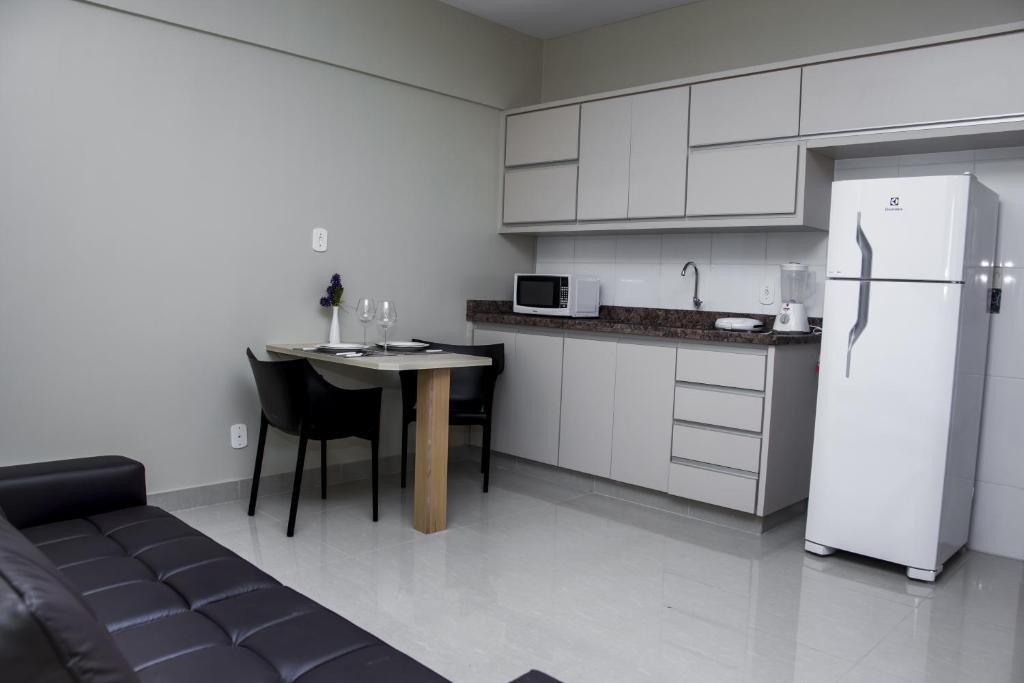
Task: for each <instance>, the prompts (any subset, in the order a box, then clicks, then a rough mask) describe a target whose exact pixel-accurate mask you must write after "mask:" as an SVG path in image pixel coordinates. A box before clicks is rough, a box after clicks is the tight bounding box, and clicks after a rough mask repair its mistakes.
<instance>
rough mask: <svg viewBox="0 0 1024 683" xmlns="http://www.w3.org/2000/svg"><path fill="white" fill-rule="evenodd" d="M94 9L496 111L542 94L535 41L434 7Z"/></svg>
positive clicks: (135, 4)
mask: <svg viewBox="0 0 1024 683" xmlns="http://www.w3.org/2000/svg"><path fill="white" fill-rule="evenodd" d="M94 1H95V2H98V3H99V4H103V5H108V6H110V7H116V8H119V9H123V10H125V11H129V12H135V13H139V14H142V15H145V16H151V17H157V18H159V19H161V20H164V21H169V22H172V23H175V24H181V25H183V26H188V27H191V28H198V29H202V30H204V31H209V32H212V33H215V34H218V35H223V36H230V37H231V38H235V39H238V40H245V41H248V42H252V43H256V44H258V45H265V46H270V47H273V48H275V49H278V50H284V51H286V52H291V53H293V54H298V55H304V56H306V57H310V58H313V59H319V60H322V61H325V62H327V63H330V64H335V65H338V66H344V67H347V68H350V69H356V70H359V71H364V72H366V73H370V74H373V75H376V76H381V77H384V78H390V79H393V80H397V81H401V82H402V83H408V84H411V85H416V86H419V87H422V88H428V89H430V90H436V91H438V92H442V93H447V94H450V95H455V96H457V97H462V98H465V99H468V100H472V101H474V102H480V103H483V104H487V105H490V106H493V107H498V108H500V109H504V108H508V107H515V106H521V105H525V104H533V103H535V102H536V101H537V99H538V97H539V96H540V71H541V41H540V40H538V39H536V38H531V37H530V36H527V35H524V34H522V33H519V32H517V31H513V30H512V29H508V28H505V27H503V26H499V25H497V24H494V23H491V22H489V21H486V20H484V19H481V18H480V17H477V16H474V15H472V14H468V13H467V12H463V11H462V10H459V9H456V8H454V7H452V6H450V5H446V4H444V3H442V2H438V1H437V0H287V2H282V1H281V0H94Z"/></svg>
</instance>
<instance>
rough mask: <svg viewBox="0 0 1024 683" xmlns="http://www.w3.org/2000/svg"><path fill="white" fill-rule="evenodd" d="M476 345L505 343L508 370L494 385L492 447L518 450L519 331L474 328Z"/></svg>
mask: <svg viewBox="0 0 1024 683" xmlns="http://www.w3.org/2000/svg"><path fill="white" fill-rule="evenodd" d="M473 343H474V344H504V345H505V371H504V372H503V373H501V375H500V376H499V377H498V382H497V384H496V385H495V387H494V417H493V419H492V422H491V448H492V449H493V450H496V451H501V452H502V453H518V452H519V444H518V443H517V441H516V440H517V439H518V429H516V415H515V412H516V410H517V409H518V403H519V402H518V400H517V398H516V397H517V394H518V392H517V390H516V385H517V384H518V383H519V381H520V379H521V377H520V373H519V372H518V369H517V365H516V333H515V330H511V329H507V330H505V329H502V330H497V329H491V328H478V329H476V330H474V331H473Z"/></svg>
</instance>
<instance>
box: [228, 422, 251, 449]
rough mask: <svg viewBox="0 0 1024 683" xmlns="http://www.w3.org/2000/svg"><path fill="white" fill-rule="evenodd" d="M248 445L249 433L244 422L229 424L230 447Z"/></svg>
mask: <svg viewBox="0 0 1024 683" xmlns="http://www.w3.org/2000/svg"><path fill="white" fill-rule="evenodd" d="M248 445H249V435H248V433H247V431H246V429H245V425H244V424H240V425H231V447H232V448H245V447H246V446H248Z"/></svg>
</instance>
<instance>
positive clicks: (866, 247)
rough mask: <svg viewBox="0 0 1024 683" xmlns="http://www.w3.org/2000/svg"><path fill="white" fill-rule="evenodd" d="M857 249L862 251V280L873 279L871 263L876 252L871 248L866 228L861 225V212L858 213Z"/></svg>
mask: <svg viewBox="0 0 1024 683" xmlns="http://www.w3.org/2000/svg"><path fill="white" fill-rule="evenodd" d="M857 248H858V249H860V277H861V279H862V280H870V279H871V262H872V261H873V260H874V256H875V251H874V249H872V248H871V242H869V241H868V236H867V235H865V234H864V228H863V227H862V226H861V224H860V211H858V212H857Z"/></svg>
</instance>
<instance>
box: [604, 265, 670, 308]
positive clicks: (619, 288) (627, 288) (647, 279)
mask: <svg viewBox="0 0 1024 683" xmlns="http://www.w3.org/2000/svg"><path fill="white" fill-rule="evenodd" d="M660 278H661V264H659V263H621V262H618V263H616V264H615V296H614V301H615V305H616V306H636V307H641V308H652V307H656V306H657V305H658V304H657V303H656V302H657V301H658V288H659V280H660Z"/></svg>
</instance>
